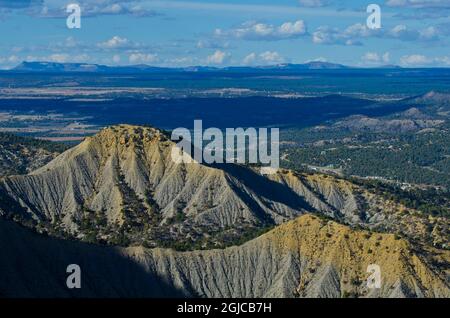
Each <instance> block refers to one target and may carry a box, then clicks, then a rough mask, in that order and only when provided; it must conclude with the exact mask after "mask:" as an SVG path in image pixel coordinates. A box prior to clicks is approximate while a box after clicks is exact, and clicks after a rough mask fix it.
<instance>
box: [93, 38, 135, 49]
mask: <svg viewBox="0 0 450 318" xmlns="http://www.w3.org/2000/svg"><path fill="white" fill-rule="evenodd" d="M129 45H130V41H129V40H128V39H126V38H121V37H120V36H117V35H116V36H113V37H112V38H111V39H109V40H107V41H105V42H101V43H98V47H100V48H103V49H118V48H125V47H128V46H129Z"/></svg>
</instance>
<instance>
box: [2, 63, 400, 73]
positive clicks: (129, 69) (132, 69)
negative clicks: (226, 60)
mask: <svg viewBox="0 0 450 318" xmlns="http://www.w3.org/2000/svg"><path fill="white" fill-rule="evenodd" d="M386 68H399V67H398V66H392V65H391V66H387V67H386ZM343 69H352V67H349V66H345V65H342V64H335V63H328V62H318V61H316V62H308V63H305V64H290V63H284V64H277V65H269V66H252V67H250V66H230V67H223V68H219V67H210V66H190V67H181V68H169V67H155V66H149V65H144V64H140V65H130V66H106V65H99V64H87V63H54V62H22V63H21V64H19V65H18V66H16V67H15V68H13V69H11V70H10V71H12V72H43V73H46V72H47V73H60V72H79V73H84V72H87V73H167V72H170V73H174V72H175V73H178V72H191V73H194V72H205V73H206V72H232V73H249V72H250V73H252V72H267V71H271V72H280V73H284V72H287V73H289V72H295V71H302V70H343Z"/></svg>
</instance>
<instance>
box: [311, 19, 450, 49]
mask: <svg viewBox="0 0 450 318" xmlns="http://www.w3.org/2000/svg"><path fill="white" fill-rule="evenodd" d="M441 34H443V32H442V31H441V29H440V28H439V29H438V28H436V27H432V26H431V27H427V28H425V29H422V30H415V29H411V28H408V27H407V26H406V25H403V24H399V25H396V26H394V27H393V28H391V29H388V30H371V29H369V28H367V26H366V25H364V24H361V23H357V24H353V25H350V26H349V27H347V28H346V29H344V30H340V29H338V28H331V27H329V26H321V27H319V28H317V29H316V31H314V32H313V34H312V41H313V43H315V44H338V45H362V42H361V41H362V40H363V39H365V38H370V37H374V38H387V39H396V40H401V41H433V40H437V39H439V36H440V35H441Z"/></svg>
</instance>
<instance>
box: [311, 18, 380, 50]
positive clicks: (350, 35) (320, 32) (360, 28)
mask: <svg viewBox="0 0 450 318" xmlns="http://www.w3.org/2000/svg"><path fill="white" fill-rule="evenodd" d="M373 32H374V31H372V30H370V29H369V28H367V26H365V25H363V24H361V23H357V24H353V25H351V26H349V27H347V28H346V29H344V30H340V29H338V28H331V27H329V26H321V27H319V28H318V29H317V30H316V31H314V32H313V34H312V41H313V43H315V44H341V45H361V44H362V43H361V41H360V39H361V38H366V37H368V36H370V35H371V34H372V33H373Z"/></svg>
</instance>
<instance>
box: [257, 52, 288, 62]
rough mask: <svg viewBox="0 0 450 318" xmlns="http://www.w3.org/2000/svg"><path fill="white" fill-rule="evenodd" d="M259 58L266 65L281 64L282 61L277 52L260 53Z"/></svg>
mask: <svg viewBox="0 0 450 318" xmlns="http://www.w3.org/2000/svg"><path fill="white" fill-rule="evenodd" d="M259 57H260V58H261V59H262V60H263V61H264V62H267V63H282V62H283V61H284V59H283V58H282V57H281V55H280V54H279V53H278V52H272V51H266V52H264V53H261V54H260V55H259Z"/></svg>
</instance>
